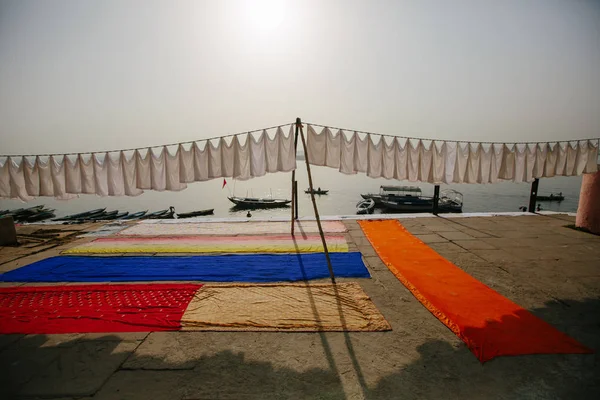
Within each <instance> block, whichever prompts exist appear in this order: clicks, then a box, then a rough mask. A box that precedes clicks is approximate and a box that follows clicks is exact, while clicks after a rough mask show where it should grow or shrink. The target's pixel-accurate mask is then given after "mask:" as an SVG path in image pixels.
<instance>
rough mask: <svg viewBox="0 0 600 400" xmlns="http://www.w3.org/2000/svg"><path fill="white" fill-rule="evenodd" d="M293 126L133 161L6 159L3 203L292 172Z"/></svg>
mask: <svg viewBox="0 0 600 400" xmlns="http://www.w3.org/2000/svg"><path fill="white" fill-rule="evenodd" d="M294 126H295V125H290V126H289V132H288V134H287V135H286V134H285V133H284V130H283V129H282V127H278V128H277V129H275V132H274V133H272V134H269V133H268V132H267V131H266V130H263V131H262V132H259V133H254V134H253V133H246V134H239V135H234V136H233V137H232V138H230V139H227V138H225V137H222V138H219V139H214V140H201V141H197V142H193V143H192V144H191V146H190V147H189V148H188V149H187V150H186V148H185V146H184V145H182V144H180V145H178V146H177V148H176V149H175V150H174V151H169V149H168V148H167V146H163V147H155V148H148V149H136V150H134V151H133V153H132V154H131V155H130V157H129V158H128V157H127V156H126V154H125V152H123V151H119V152H110V153H109V152H104V153H94V154H91V156H89V157H85V156H84V155H82V154H78V155H77V156H69V155H61V156H50V157H48V158H47V159H45V158H44V159H42V157H39V156H37V157H35V158H34V159H33V160H31V159H29V158H27V157H25V156H13V157H6V158H4V159H0V198H19V199H21V200H23V201H27V200H31V199H33V198H34V197H37V196H53V197H56V198H58V199H65V200H66V199H71V198H74V197H76V196H77V195H78V194H96V195H99V196H138V195H140V194H142V193H143V192H144V190H157V191H164V190H169V191H179V190H183V189H185V188H186V187H187V183H191V182H199V181H207V180H210V179H215V178H235V179H240V180H246V179H251V178H255V177H259V176H263V175H265V174H267V173H272V172H290V171H292V170H294V169H295V168H296V156H295V151H294V131H293V128H294Z"/></svg>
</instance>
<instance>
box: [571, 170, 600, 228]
mask: <svg viewBox="0 0 600 400" xmlns="http://www.w3.org/2000/svg"><path fill="white" fill-rule="evenodd" d="M598 169H599V171H598V172H596V173H593V174H584V175H583V181H582V182H581V192H580V193H579V207H578V208H577V219H576V220H575V225H576V226H577V227H579V228H586V229H588V230H589V231H590V232H592V233H596V234H600V166H598Z"/></svg>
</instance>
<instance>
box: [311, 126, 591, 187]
mask: <svg viewBox="0 0 600 400" xmlns="http://www.w3.org/2000/svg"><path fill="white" fill-rule="evenodd" d="M306 132H307V148H308V149H307V153H308V154H307V155H306V156H307V158H308V160H309V162H310V164H313V165H320V166H327V167H331V168H336V169H338V170H339V171H340V172H342V173H344V174H356V173H358V172H365V173H366V174H367V175H368V176H370V177H371V178H386V179H397V180H408V181H411V182H428V183H436V184H438V183H496V182H498V181H513V182H531V181H533V180H534V179H536V178H542V177H552V176H576V175H581V174H584V173H593V172H596V171H597V170H598V167H597V159H598V140H580V141H564V142H549V143H529V144H510V143H509V144H502V143H494V144H482V143H462V142H452V141H437V140H436V141H433V142H432V141H426V140H419V139H407V138H400V137H386V136H382V135H377V134H368V133H358V132H344V131H342V130H337V132H336V133H333V130H332V129H331V128H327V127H324V128H322V129H321V132H319V133H317V131H316V130H315V129H314V127H313V126H311V125H310V124H309V125H308V126H307V130H306Z"/></svg>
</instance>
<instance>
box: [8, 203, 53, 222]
mask: <svg viewBox="0 0 600 400" xmlns="http://www.w3.org/2000/svg"><path fill="white" fill-rule="evenodd" d="M43 209H44V205H41V206H33V207H29V208H18V209H16V210H11V211H9V212H8V213H7V214H6V215H10V216H12V217H13V219H14V220H15V221H16V220H18V219H24V218H26V217H28V216H31V215H34V214H37V213H39V212H41V211H42V210H43Z"/></svg>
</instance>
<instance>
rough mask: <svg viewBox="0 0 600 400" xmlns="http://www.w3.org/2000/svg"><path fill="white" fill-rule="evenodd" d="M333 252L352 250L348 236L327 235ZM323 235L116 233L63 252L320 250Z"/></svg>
mask: <svg viewBox="0 0 600 400" xmlns="http://www.w3.org/2000/svg"><path fill="white" fill-rule="evenodd" d="M325 239H326V241H327V248H328V249H329V251H330V252H332V253H344V252H347V251H348V244H347V243H346V239H345V238H344V236H339V235H338V236H333V235H328V236H326V237H325ZM322 251H323V244H322V242H321V237H320V236H319V235H308V236H300V235H298V236H295V237H293V236H291V235H289V234H288V235H279V236H179V237H112V238H101V239H96V240H94V241H92V242H89V243H85V244H82V245H80V246H77V247H73V248H72V249H68V250H66V251H63V254H92V253H93V254H99V253H106V254H110V253H319V252H322Z"/></svg>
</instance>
